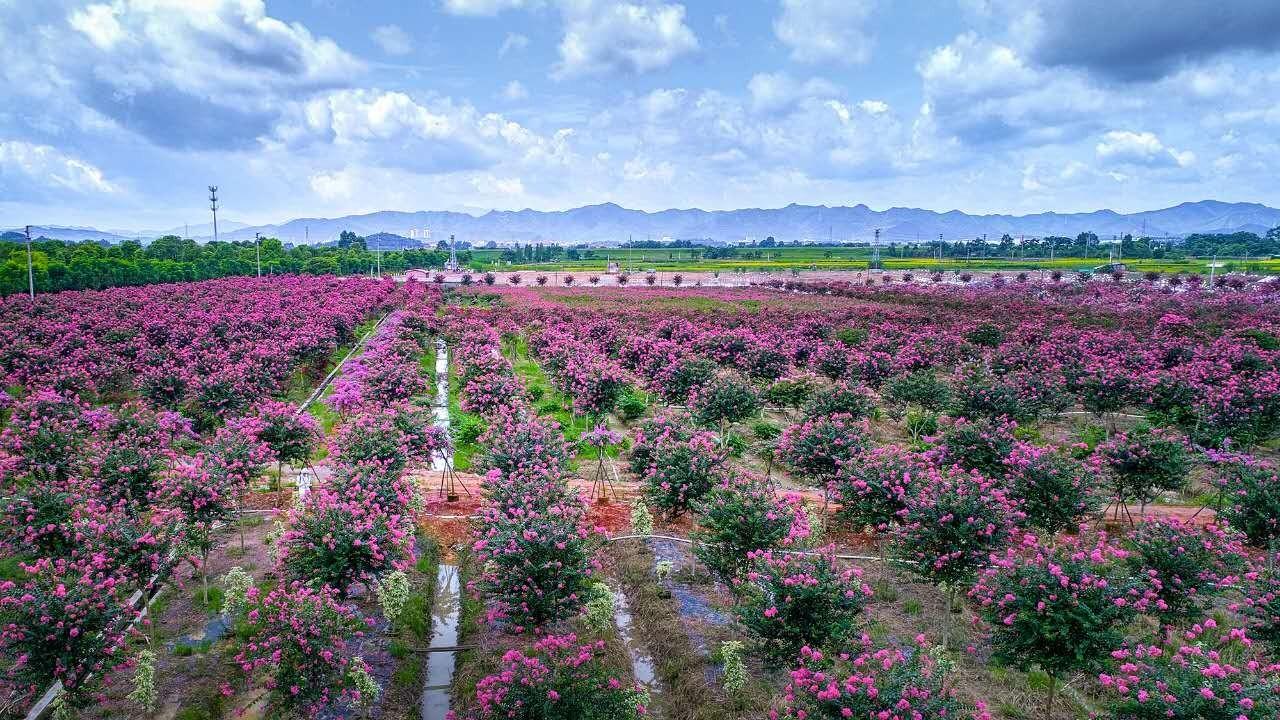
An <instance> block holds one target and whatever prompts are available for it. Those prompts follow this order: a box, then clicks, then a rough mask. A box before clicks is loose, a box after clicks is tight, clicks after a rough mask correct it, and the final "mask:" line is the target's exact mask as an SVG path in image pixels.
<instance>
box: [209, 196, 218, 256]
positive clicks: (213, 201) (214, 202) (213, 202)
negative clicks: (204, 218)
mask: <svg viewBox="0 0 1280 720" xmlns="http://www.w3.org/2000/svg"><path fill="white" fill-rule="evenodd" d="M209 209H210V210H211V211H213V241H214V242H218V186H217V185H210V186H209Z"/></svg>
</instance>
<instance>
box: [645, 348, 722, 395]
mask: <svg viewBox="0 0 1280 720" xmlns="http://www.w3.org/2000/svg"><path fill="white" fill-rule="evenodd" d="M715 374H716V363H715V362H714V361H712V360H709V359H707V358H700V357H691V358H685V359H683V360H681V361H679V362H676V363H670V364H664V365H663V366H662V367H661V369H660V370H659V371H658V375H657V377H656V379H655V380H656V385H657V390H658V394H659V395H661V396H662V399H663V400H666V401H667V402H669V403H684V402H686V401H687V400H688V399H689V393H690V392H692V391H693V390H694V389H695V388H698V387H701V386H702V385H705V384H706V383H708V382H710V381H711V379H712V378H714V377H715Z"/></svg>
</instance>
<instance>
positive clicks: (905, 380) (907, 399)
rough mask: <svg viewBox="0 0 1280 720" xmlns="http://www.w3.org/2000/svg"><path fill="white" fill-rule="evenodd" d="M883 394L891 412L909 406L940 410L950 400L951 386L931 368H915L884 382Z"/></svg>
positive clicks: (899, 411) (897, 411)
mask: <svg viewBox="0 0 1280 720" xmlns="http://www.w3.org/2000/svg"><path fill="white" fill-rule="evenodd" d="M883 395H884V399H885V402H886V403H887V404H888V407H889V411H890V412H891V413H896V414H898V415H901V413H902V411H903V409H904V408H908V407H911V406H915V407H919V408H922V409H924V410H931V411H933V412H941V411H942V410H943V409H945V408H946V407H947V405H948V404H949V403H950V402H951V387H950V386H949V385H947V383H946V381H944V380H942V379H940V378H939V377H938V375H937V373H935V372H934V371H933V370H932V369H927V370H915V371H913V372H909V373H907V374H905V375H899V376H897V377H895V378H893V379H891V380H889V381H888V382H887V383H885V386H884V390H883Z"/></svg>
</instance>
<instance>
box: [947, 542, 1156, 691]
mask: <svg viewBox="0 0 1280 720" xmlns="http://www.w3.org/2000/svg"><path fill="white" fill-rule="evenodd" d="M1090 554H1091V553H1090V551H1089V549H1087V548H1086V549H1084V550H1083V551H1081V549H1080V548H1078V547H1075V546H1068V547H1065V548H1059V549H1057V550H1054V551H1047V550H1043V549H1042V550H1040V551H1039V552H1038V553H1037V554H1036V555H1035V556H1034V557H1030V558H1022V557H1018V556H1016V555H1015V554H1013V553H1010V555H1009V556H1007V558H1006V559H1005V560H1004V561H1002V562H1001V563H1000V564H999V565H998V566H997V567H996V568H993V569H992V570H990V571H988V572H987V573H986V574H984V575H983V577H982V579H981V580H980V582H979V583H978V586H977V587H976V588H975V589H974V590H973V592H972V593H971V594H972V595H976V596H977V598H978V599H979V601H980V603H979V611H980V612H981V614H982V616H983V617H984V618H985V619H986V620H987V622H988V625H989V626H990V628H991V642H992V645H993V647H994V648H995V656H996V658H998V659H1000V660H1002V661H1004V662H1007V663H1009V664H1011V665H1014V666H1016V667H1018V668H1021V669H1024V670H1026V669H1029V668H1031V667H1033V666H1039V667H1041V668H1043V669H1044V670H1045V672H1047V673H1049V674H1050V675H1052V676H1054V677H1063V676H1065V675H1066V674H1067V673H1070V672H1075V671H1077V670H1091V669H1096V668H1098V667H1099V665H1101V663H1103V662H1104V661H1105V659H1106V658H1107V654H1108V652H1109V651H1110V650H1111V649H1113V648H1115V647H1116V646H1118V645H1119V644H1120V641H1121V640H1122V639H1123V633H1122V631H1123V630H1124V628H1125V626H1127V625H1128V624H1129V623H1130V622H1131V621H1132V620H1133V619H1134V617H1135V616H1136V614H1137V612H1138V609H1137V605H1138V603H1137V602H1136V601H1139V600H1141V598H1142V595H1143V590H1144V588H1143V585H1142V583H1141V581H1140V580H1139V579H1137V578H1133V577H1132V576H1131V574H1130V573H1129V571H1128V569H1127V568H1125V567H1124V566H1123V565H1117V564H1114V563H1112V562H1111V561H1110V560H1109V558H1107V557H1104V555H1110V554H1111V551H1110V550H1108V549H1105V548H1103V549H1100V550H1095V551H1093V553H1092V554H1093V556H1094V558H1098V560H1095V559H1092V558H1091V557H1090Z"/></svg>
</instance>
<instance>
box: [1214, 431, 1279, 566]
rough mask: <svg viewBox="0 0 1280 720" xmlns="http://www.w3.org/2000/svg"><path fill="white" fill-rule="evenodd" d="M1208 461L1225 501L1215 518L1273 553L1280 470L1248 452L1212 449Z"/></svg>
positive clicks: (1277, 527)
mask: <svg viewBox="0 0 1280 720" xmlns="http://www.w3.org/2000/svg"><path fill="white" fill-rule="evenodd" d="M1209 460H1210V461H1211V462H1212V463H1213V471H1214V472H1213V483H1214V484H1215V485H1217V486H1218V488H1219V489H1220V490H1221V491H1222V495H1223V501H1224V502H1223V503H1222V505H1221V506H1220V507H1218V508H1217V510H1218V515H1217V516H1218V518H1219V519H1221V520H1222V521H1223V522H1225V523H1227V524H1228V525H1230V526H1231V527H1233V528H1235V529H1236V530H1239V531H1240V532H1242V533H1244V535H1245V537H1246V538H1247V539H1248V542H1249V544H1250V545H1254V546H1256V547H1269V548H1271V552H1274V543H1275V542H1276V540H1277V539H1280V472H1277V471H1276V468H1275V465H1273V464H1272V463H1270V462H1267V461H1263V460H1259V459H1257V458H1254V457H1252V456H1249V455H1241V454H1234V453H1214V452H1211V453H1209Z"/></svg>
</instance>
